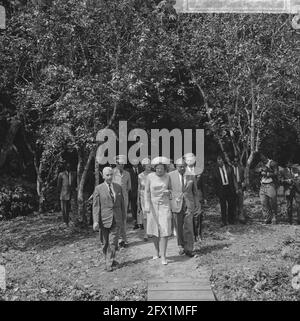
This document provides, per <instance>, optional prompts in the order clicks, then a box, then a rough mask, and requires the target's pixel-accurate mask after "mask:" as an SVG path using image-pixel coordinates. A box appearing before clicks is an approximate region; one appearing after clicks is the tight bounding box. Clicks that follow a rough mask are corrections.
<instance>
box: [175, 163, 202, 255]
mask: <svg viewBox="0 0 300 321" xmlns="http://www.w3.org/2000/svg"><path fill="white" fill-rule="evenodd" d="M175 164H176V170H175V171H172V172H171V173H169V176H170V179H171V186H172V201H171V208H172V212H173V215H174V217H175V220H174V221H175V228H176V235H177V244H178V247H179V254H180V255H182V254H186V255H187V256H189V257H193V256H194V255H193V253H192V252H193V246H194V228H193V217H194V214H195V213H196V212H197V211H199V205H200V204H199V198H198V190H197V181H196V177H195V175H191V174H188V173H187V172H186V163H185V161H184V160H183V159H182V158H181V159H178V160H177V161H176V163H175Z"/></svg>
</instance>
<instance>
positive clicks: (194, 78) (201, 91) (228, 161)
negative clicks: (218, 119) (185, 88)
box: [190, 70, 230, 164]
mask: <svg viewBox="0 0 300 321" xmlns="http://www.w3.org/2000/svg"><path fill="white" fill-rule="evenodd" d="M190 73H191V75H192V79H193V81H194V83H195V84H196V86H197V88H198V90H199V92H200V94H201V96H202V98H203V102H204V107H205V111H206V115H207V118H208V121H209V122H211V121H212V117H211V114H210V108H209V105H208V101H207V98H206V95H205V93H204V90H203V89H202V87H201V86H200V84H199V83H198V82H197V80H196V77H195V76H194V73H193V72H192V70H190ZM211 131H212V132H213V134H214V137H215V139H216V140H217V142H218V143H219V146H220V149H221V151H222V153H223V155H224V157H225V159H226V161H227V163H228V164H230V158H229V156H228V154H227V152H226V150H225V148H224V144H223V141H222V139H221V138H220V137H219V135H217V134H216V131H215V130H214V128H213V127H212V126H211Z"/></svg>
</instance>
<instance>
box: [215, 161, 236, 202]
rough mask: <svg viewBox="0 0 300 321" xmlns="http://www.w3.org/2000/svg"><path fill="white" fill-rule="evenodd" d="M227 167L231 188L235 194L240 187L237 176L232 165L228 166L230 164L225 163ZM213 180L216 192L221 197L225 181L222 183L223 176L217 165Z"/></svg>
mask: <svg viewBox="0 0 300 321" xmlns="http://www.w3.org/2000/svg"><path fill="white" fill-rule="evenodd" d="M225 168H226V172H227V178H228V184H229V189H230V191H231V193H232V194H235V193H236V191H237V189H238V186H237V182H236V179H235V176H234V174H233V169H232V167H231V166H228V165H225ZM213 181H214V188H215V193H216V195H217V196H218V197H221V196H222V192H223V183H222V177H221V174H220V170H219V167H218V166H216V169H215V171H214V175H213Z"/></svg>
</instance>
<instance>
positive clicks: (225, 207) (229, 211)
mask: <svg viewBox="0 0 300 321" xmlns="http://www.w3.org/2000/svg"><path fill="white" fill-rule="evenodd" d="M213 180H214V187H215V193H216V195H217V196H218V198H219V200H220V206H221V218H222V225H221V226H222V227H223V226H225V225H227V224H234V223H235V199H236V191H237V184H236V180H235V177H234V174H233V170H232V168H231V167H230V166H228V165H225V163H224V160H223V157H222V156H218V157H217V167H216V170H215V172H214V176H213Z"/></svg>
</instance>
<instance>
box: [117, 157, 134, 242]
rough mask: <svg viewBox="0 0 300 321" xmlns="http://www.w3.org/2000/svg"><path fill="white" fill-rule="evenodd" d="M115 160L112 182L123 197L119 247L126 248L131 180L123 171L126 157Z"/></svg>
mask: <svg viewBox="0 0 300 321" xmlns="http://www.w3.org/2000/svg"><path fill="white" fill-rule="evenodd" d="M115 160H116V168H114V169H113V182H114V183H116V184H119V185H120V186H121V187H122V191H123V197H124V206H125V209H124V211H125V212H124V224H123V225H122V230H121V238H122V241H121V242H120V246H121V247H127V246H128V243H127V236H126V228H127V209H128V196H129V195H128V194H129V192H130V190H131V179H130V174H129V173H128V172H127V171H126V170H124V165H125V163H126V156H124V155H118V156H116V158H115Z"/></svg>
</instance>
